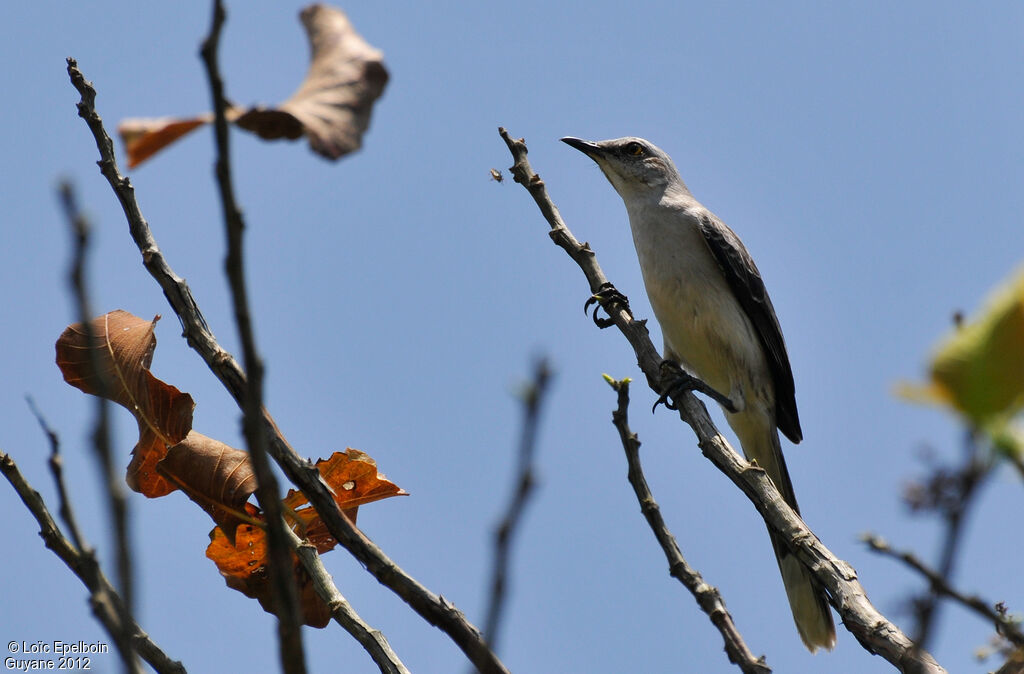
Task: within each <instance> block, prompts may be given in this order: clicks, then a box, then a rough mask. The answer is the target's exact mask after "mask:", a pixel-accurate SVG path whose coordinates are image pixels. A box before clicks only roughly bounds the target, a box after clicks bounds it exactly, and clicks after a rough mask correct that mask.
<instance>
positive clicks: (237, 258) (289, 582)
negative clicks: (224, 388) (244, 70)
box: [201, 0, 306, 673]
mask: <svg viewBox="0 0 1024 674" xmlns="http://www.w3.org/2000/svg"><path fill="white" fill-rule="evenodd" d="M225 19H226V13H225V11H224V6H223V5H222V4H221V1H220V0H214V3H213V19H212V23H211V26H210V34H209V36H208V37H207V38H206V40H205V41H204V42H203V47H202V51H201V54H202V58H203V63H204V64H205V65H206V73H207V77H208V78H209V80H210V93H211V96H212V98H213V109H214V127H213V128H214V138H215V140H216V146H217V161H216V174H217V186H218V188H219V190H220V200H221V206H222V208H223V215H224V229H225V232H226V234H227V259H226V260H225V264H224V267H225V271H226V272H227V277H228V284H229V286H230V288H231V299H232V303H233V307H234V313H235V323H236V324H237V326H238V334H239V338H240V340H241V343H242V354H243V363H244V367H245V372H246V375H247V376H246V385H245V391H244V395H243V403H242V414H243V421H242V426H243V432H244V435H245V441H246V445H247V447H248V449H249V454H250V455H251V456H252V463H253V469H254V470H255V472H256V480H257V484H258V486H257V489H256V498H257V500H258V501H259V503H260V506H262V508H263V511H264V512H265V513H266V516H267V524H268V527H267V534H268V535H267V538H268V543H269V547H270V551H269V552H270V554H269V556H270V575H271V582H272V583H273V585H274V588H275V592H274V597H275V600H276V602H275V603H276V607H275V608H276V611H275V612H276V614H277V616H278V638H279V640H280V645H281V664H282V666H283V668H284V670H285V671H286V672H295V673H298V672H305V671H306V664H305V653H304V652H303V648H302V623H301V621H300V618H299V607H298V606H299V605H298V590H297V589H296V586H295V574H294V572H293V562H292V553H291V548H290V546H289V544H288V539H287V537H286V534H285V531H284V523H283V520H282V519H281V504H280V501H279V493H280V490H279V489H278V485H277V478H276V477H275V476H274V473H273V471H272V470H271V468H270V461H269V460H268V459H267V449H266V441H267V438H266V435H265V434H264V432H263V426H262V409H263V362H262V360H261V359H260V357H259V354H258V353H257V350H256V340H255V337H254V335H253V329H252V319H251V316H250V313H249V299H248V292H247V290H246V285H245V264H244V258H243V252H242V236H243V232H244V230H245V223H244V221H243V219H242V212H241V211H240V210H239V208H238V204H237V202H236V201H235V193H234V187H233V184H232V179H231V158H230V148H229V145H228V140H229V136H228V123H227V118H226V115H225V110H226V108H227V102H226V100H225V98H224V83H223V81H222V79H221V76H220V70H219V67H218V64H217V48H218V46H219V44H220V35H221V30H222V28H223V26H224V21H225Z"/></svg>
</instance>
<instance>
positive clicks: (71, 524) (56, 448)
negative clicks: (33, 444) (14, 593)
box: [25, 396, 91, 553]
mask: <svg viewBox="0 0 1024 674" xmlns="http://www.w3.org/2000/svg"><path fill="white" fill-rule="evenodd" d="M25 400H26V401H27V402H28V408H29V409H30V410H31V411H32V414H33V416H35V418H36V421H38V422H39V426H40V427H41V428H42V429H43V433H44V434H46V439H47V440H48V441H49V442H50V461H49V464H50V472H51V473H52V474H53V481H54V482H55V483H56V486H57V498H58V499H59V500H60V507H59V508H58V510H57V512H58V513H60V518H61V519H62V520H64V526H66V527H67V528H68V533H69V534H70V535H71V542H72V543H74V544H75V547H76V548H78V549H79V550H83V551H85V550H86V547H85V543H84V542H83V541H84V539H83V537H82V533H81V530H80V529H79V528H78V522H77V520H76V519H75V511H74V510H73V509H72V508H71V499H70V498H69V497H68V490H67V486H66V485H65V484H64V459H63V457H61V454H60V437H59V436H58V435H57V431H55V430H53V428H51V427H50V424H48V423H47V422H46V419H45V418H43V413H42V412H40V411H39V408H38V407H36V403H35V401H34V400H32V396H25ZM89 552H90V553H91V551H89Z"/></svg>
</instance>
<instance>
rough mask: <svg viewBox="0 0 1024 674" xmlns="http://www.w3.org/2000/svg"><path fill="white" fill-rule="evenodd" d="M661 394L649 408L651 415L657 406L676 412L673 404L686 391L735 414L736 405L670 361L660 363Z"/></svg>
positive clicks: (676, 408) (676, 407)
mask: <svg viewBox="0 0 1024 674" xmlns="http://www.w3.org/2000/svg"><path fill="white" fill-rule="evenodd" d="M661 381H662V391H663V392H662V394H661V396H660V397H659V398H658V399H657V400H656V401H655V402H654V406H653V407H651V413H652V414H653V413H654V411H655V410H657V409H658V405H664V406H665V408H666V409H670V410H678V409H679V406H678V405H677V404H676V403H675V402H674V401H675V399H676V398H678V397H679V396H681V395H682V394H683V393H686V392H687V391H697V392H698V393H703V394H704V395H706V396H708V397H709V398H711V399H712V400H714V401H715V402H717V403H718V404H719V405H721V406H722V407H724V408H725V409H726V411H728V412H736V405H734V404H733V402H732V400H730V399H729V398H728V397H727V396H724V395H722V394H721V393H719V392H718V391H716V390H715V389H713V388H711V387H710V386H708V385H707V384H705V383H704V382H703V381H701V380H700V379H698V378H697V377H694V376H693V375H692V374H689V373H687V372H684V371H683V369H682V368H681V367H679V364H678V363H675V362H673V361H671V360H663V361H661Z"/></svg>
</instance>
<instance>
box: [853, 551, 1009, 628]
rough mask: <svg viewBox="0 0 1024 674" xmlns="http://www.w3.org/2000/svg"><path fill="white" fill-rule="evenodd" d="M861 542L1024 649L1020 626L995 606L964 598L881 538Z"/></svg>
mask: <svg viewBox="0 0 1024 674" xmlns="http://www.w3.org/2000/svg"><path fill="white" fill-rule="evenodd" d="M861 540H862V541H864V542H865V543H867V545H868V548H869V549H870V550H871V551H873V552H877V553H879V554H882V555H885V556H886V557H891V558H892V559H898V560H899V561H901V562H903V563H904V564H906V565H907V566H908V567H910V568H911V569H913V570H914V571H916V572H918V573H919V574H921V576H923V577H924V579H925V580H927V581H928V587H929V589H930V590H931V592H932V593H933V594H934V595H936V596H940V597H948V598H950V599H952V600H954V601H956V602H958V603H959V604H961V605H963V606H966V607H967V608H969V609H970V610H972V611H974V612H975V613H976V614H978V615H979V616H981V617H982V618H985V619H986V620H989V621H991V622H992V623H993V624H994V625H995V628H996V631H997V632H999V634H1001V635H1002V636H1004V637H1006V638H1007V639H1009V640H1010V641H1012V642H1013V643H1014V645H1016V646H1018V647H1024V633H1022V632H1021V629H1020V623H1019V622H1018V621H1016V620H1014V619H1013V618H1010V617H1009V616H1008V615H1007V614H1006V611H1005V610H1003V611H1000V610H999V609H998V608H996V606H997V605H996V604H994V603H992V602H987V601H985V600H984V599H982V598H981V597H979V596H978V595H976V594H971V595H967V594H964V593H962V592H960V591H959V590H957V589H956V588H954V587H953V586H952V585H951V584H950V582H949V579H948V577H947V576H944V575H943V574H942V573H941V572H939V571H936V570H935V569H932V568H931V567H929V566H928V565H927V564H925V563H924V562H922V561H921V560H920V559H918V558H917V556H916V555H915V554H914V553H913V552H910V551H909V550H896V549H894V548H893V547H892V546H890V545H889V542H888V541H886V540H885V539H884V538H882V537H881V536H878V535H876V534H871V533H867V534H863V535H862V536H861Z"/></svg>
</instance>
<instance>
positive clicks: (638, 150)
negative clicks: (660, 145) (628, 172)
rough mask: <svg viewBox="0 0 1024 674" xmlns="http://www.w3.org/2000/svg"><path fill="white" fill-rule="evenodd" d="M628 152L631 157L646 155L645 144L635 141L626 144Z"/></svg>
mask: <svg viewBox="0 0 1024 674" xmlns="http://www.w3.org/2000/svg"><path fill="white" fill-rule="evenodd" d="M625 149H626V154H628V155H629V156H630V157H642V156H644V146H643V145H641V144H640V143H637V142H633V143H628V144H627V145H626V148H625Z"/></svg>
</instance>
